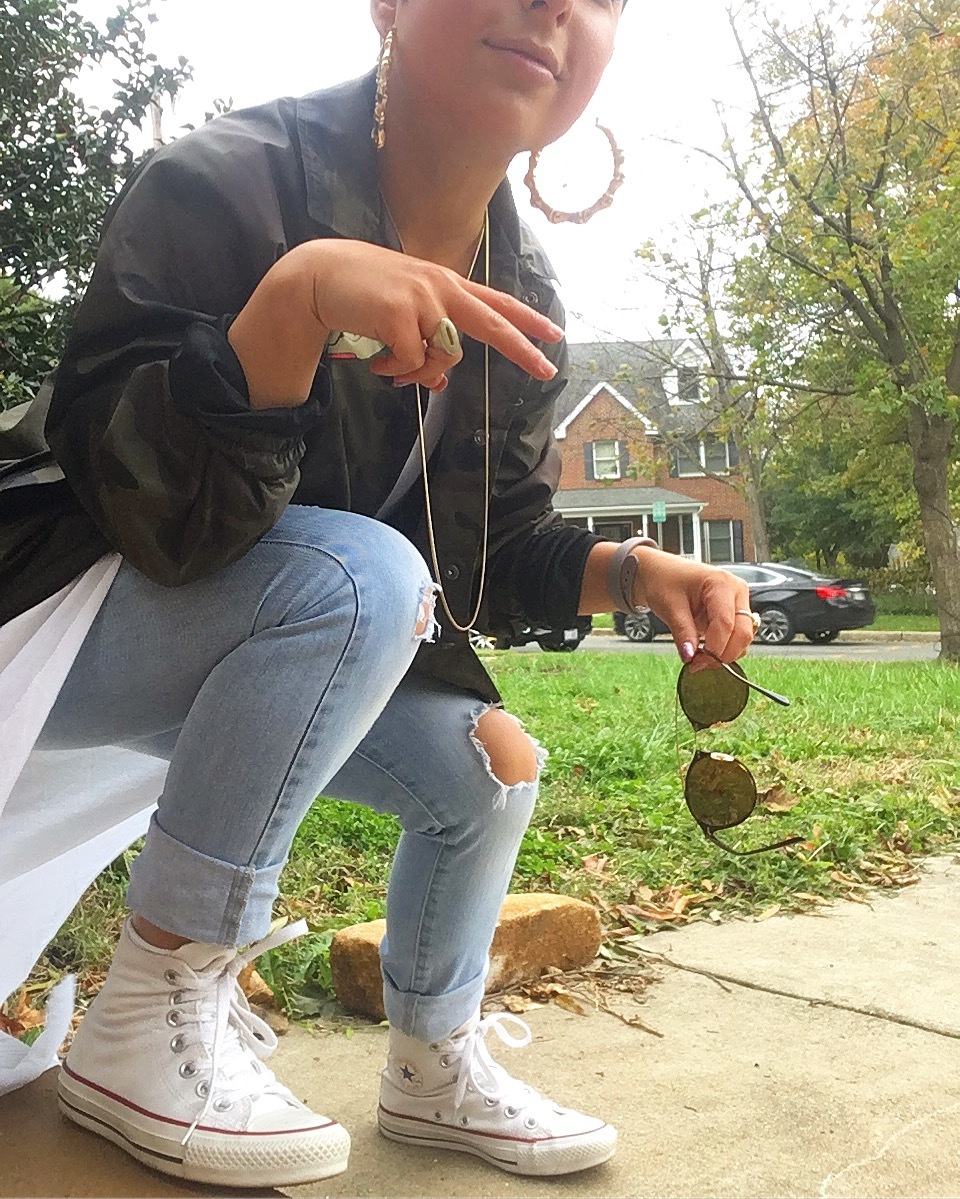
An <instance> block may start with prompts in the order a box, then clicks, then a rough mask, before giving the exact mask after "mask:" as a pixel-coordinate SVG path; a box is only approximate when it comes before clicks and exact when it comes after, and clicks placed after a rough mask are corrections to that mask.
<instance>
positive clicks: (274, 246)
mask: <svg viewBox="0 0 960 1199" xmlns="http://www.w3.org/2000/svg"><path fill="white" fill-rule="evenodd" d="M274 134H275V136H274V141H275V144H274V146H273V147H269V146H268V145H267V144H266V143H267V142H268V141H269V137H268V136H266V135H265V134H264V132H263V131H262V130H260V131H256V130H254V131H253V133H251V132H248V131H246V130H245V129H244V128H243V127H242V126H241V125H240V124H239V123H235V122H233V121H232V119H231V118H224V124H223V125H220V123H219V122H215V123H214V125H213V126H208V127H207V129H206V130H201V131H199V132H198V133H196V134H192V135H190V136H189V137H187V138H184V139H183V140H182V141H181V142H178V143H175V144H174V145H173V146H171V147H168V148H167V149H164V150H161V151H160V152H158V153H157V154H156V155H155V156H154V157H153V158H152V159H150V160H149V161H148V162H147V164H146V165H145V167H143V168H141V170H140V171H139V173H138V174H137V175H136V176H135V177H134V178H133V179H132V180H131V181H130V183H128V185H127V187H126V188H125V189H124V192H123V193H122V194H121V196H120V198H119V199H118V201H117V203H116V204H115V205H114V207H113V209H112V210H111V212H110V214H109V215H108V219H107V223H106V226H105V229H104V234H103V240H102V242H101V246H100V250H99V253H98V258H97V264H96V268H95V270H94V274H93V278H92V280H91V283H90V286H89V288H88V290H87V293H86V295H85V297H84V299H83V301H82V303H81V305H80V307H79V310H78V314H77V318H76V322H75V324H74V328H73V331H72V334H71V337H70V340H69V343H68V346H67V350H66V353H65V356H64V359H63V362H62V363H61V365H60V368H59V371H58V376H57V385H56V389H55V392H54V396H53V401H52V404H51V408H50V414H49V417H48V419H47V425H46V436H47V439H48V442H49V444H50V447H51V449H52V450H53V452H54V454H55V456H56V458H57V461H58V462H59V464H60V466H61V467H62V469H63V472H64V475H65V476H66V479H67V482H68V483H69V485H70V487H71V488H72V490H73V491H74V493H75V494H76V496H77V497H78V499H79V500H80V502H81V504H82V505H83V507H84V508H85V509H86V511H87V512H88V513H89V514H90V516H91V517H92V518H93V520H94V521H95V522H96V524H97V526H98V527H99V528H100V530H101V531H102V533H103V534H104V535H105V537H106V538H107V540H108V541H109V542H110V544H111V545H112V546H113V547H114V548H116V549H118V550H119V551H120V552H121V553H123V554H124V556H125V557H126V558H127V559H128V560H129V561H130V562H132V563H133V565H135V566H136V567H138V568H139V569H140V570H141V571H143V573H144V574H146V575H148V576H149V577H150V578H152V579H154V580H155V581H157V582H159V583H162V584H166V585H170V586H174V585H178V584H182V583H186V582H189V581H191V580H193V579H196V578H199V577H202V576H203V575H205V574H208V573H210V572H212V571H214V570H216V569H218V568H219V567H221V566H224V565H226V564H227V563H229V562H231V561H234V560H236V559H237V558H239V557H240V556H242V554H243V553H244V552H246V550H247V549H249V548H250V547H251V546H252V545H253V544H254V543H255V542H256V541H257V540H258V539H259V538H260V537H261V536H262V535H263V534H264V533H265V532H266V531H267V530H269V529H270V528H271V527H272V525H273V524H274V523H275V522H276V520H277V518H278V517H279V516H280V514H281V513H282V512H283V510H284V508H285V507H286V505H287V503H288V502H289V501H290V499H291V497H292V495H293V493H294V491H295V489H296V486H297V483H298V480H299V462H300V459H301V457H302V455H303V452H304V445H303V435H304V434H305V433H306V432H307V430H308V429H309V428H311V427H312V425H313V424H314V423H315V422H316V420H317V419H318V417H319V415H320V414H321V412H322V410H323V408H324V406H325V405H326V404H327V403H329V382H328V379H327V376H326V371H325V369H324V368H321V370H320V371H319V372H318V374H317V378H316V379H315V381H314V387H313V391H312V393H311V396H310V398H309V400H308V402H307V403H306V404H305V405H304V406H303V407H302V408H290V409H278V410H270V411H257V410H254V409H252V408H251V407H250V404H249V396H248V393H247V387H246V381H245V378H244V375H243V370H242V368H241V366H240V363H239V361H238V360H237V358H236V356H235V355H234V353H233V351H232V349H231V347H230V345H229V343H228V341H227V337H226V334H227V330H228V328H229V322H230V320H231V319H232V315H233V314H236V313H237V312H239V311H240V309H241V308H242V307H243V305H244V304H245V303H246V301H247V299H248V298H249V296H250V294H251V293H252V292H253V290H254V288H255V287H256V285H257V283H258V282H259V281H260V279H261V278H262V277H263V275H264V274H265V273H266V271H267V270H269V268H270V266H271V265H272V264H273V262H274V261H276V259H277V258H278V257H279V256H280V255H281V254H282V253H284V252H285V251H286V249H287V248H289V247H288V246H287V244H286V237H285V233H284V222H283V215H282V203H281V199H280V196H279V193H278V187H277V183H276V181H275V178H274V162H275V160H276V159H277V157H278V156H279V157H281V158H283V156H284V151H286V158H287V159H289V158H290V157H291V155H290V154H289V144H287V145H286V147H284V146H282V145H281V143H282V141H283V138H282V137H281V136H280V133H278V132H276V130H275V131H274ZM271 151H273V157H272V158H271V153H270V152H271Z"/></svg>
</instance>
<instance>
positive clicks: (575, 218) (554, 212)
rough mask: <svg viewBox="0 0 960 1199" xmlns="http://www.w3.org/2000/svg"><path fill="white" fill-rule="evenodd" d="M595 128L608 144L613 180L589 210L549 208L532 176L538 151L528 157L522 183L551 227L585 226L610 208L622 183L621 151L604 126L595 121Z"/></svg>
mask: <svg viewBox="0 0 960 1199" xmlns="http://www.w3.org/2000/svg"><path fill="white" fill-rule="evenodd" d="M597 128H598V129H599V130H600V132H601V133H602V134H603V135H604V136H605V137H606V139H607V141H608V142H609V143H610V152H611V153H612V154H613V178H612V179H611V180H610V183H609V184H608V185H607V190H606V191H605V192H604V193H603V195H602V196H601V197H600V199H599V200H597V202H596V204H591V205H590V207H589V208H582V209H581V210H580V211H579V212H560V211H559V210H558V209H556V208H551V207H550V205H549V204H548V203H547V202H546V200H544V198H543V196H541V195H540V189H539V188H538V187H537V180H536V177H535V175H534V172H535V171H536V169H537V163H538V162H539V161H540V151H539V150H535V151H534V152H533V153H532V154H531V155H530V166H529V168H528V170H527V174H526V176H525V178H524V180H523V181H524V183H525V184H526V185H527V188H528V190H529V192H530V203H531V204H532V205H533V207H534V208H539V209H540V211H541V212H542V213H544V215H545V216H546V218H547V220H548V221H549V222H550V224H551V225H561V224H563V223H564V222H565V221H569V222H570V223H571V224H574V225H585V224H586V223H587V221H589V220H590V218H591V217H592V216H596V215H597V213H598V212H600V211H601V210H602V209H604V208H609V207H610V205H611V204H612V203H613V197H614V195H615V194H616V191H617V188H618V187H619V186H620V184H621V183H623V151H622V150H621V149H620V147H619V146H618V145H617V142H616V138H615V137H614V136H613V134H612V133H611V132H610V130H609V129H608V128H607V127H606V125H601V124H600V122H599V121H597Z"/></svg>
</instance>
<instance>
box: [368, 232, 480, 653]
mask: <svg viewBox="0 0 960 1199" xmlns="http://www.w3.org/2000/svg"><path fill="white" fill-rule="evenodd" d="M387 213H388V215H389V216H390V220H391V221H392V222H393V227H394V230H395V231H396V234H397V240H398V241H399V242H400V249H401V250H403V252H404V253H406V250H404V247H403V239H402V238H401V237H400V231H399V230H398V229H397V226H396V222H395V221H394V220H393V216H392V215H390V211H389V209H388V210H387ZM481 248H482V249H483V251H484V278H483V281H484V283H485V284H486V286H487V287H489V286H490V213H489V211H485V212H484V214H483V232H482V233H481V234H480V241H479V242H478V243H477V249H476V253H475V254H474V256H473V263H472V265H471V267H470V270H469V272H468V273H467V278H468V279H469V278H471V277H472V276H473V272H474V270H475V269H476V265H477V259H478V258H479V257H480V250H481ZM416 388H417V427H418V431H419V441H420V468H421V470H422V472H423V501H424V507H425V509H426V515H427V541H428V543H429V546H430V563H431V566H432V567H433V578H434V581H435V582H436V584H437V586H438V587H439V588H440V603H441V604H442V605H443V610H444V612H445V613H446V614H447V619H448V620H449V621H450V624H451V625H452V626H453V627H454V628H455V629H456V630H457V632H459V633H469V632H470V630H471V629H473V628H475V626H476V623H477V618H478V617H479V615H480V608H481V606H482V605H483V589H484V587H485V586H486V581H487V547H488V545H489V540H490V347H489V346H488V345H487V344H486V343H484V346H483V447H484V468H483V480H484V481H483V540H482V549H481V560H480V586H479V589H478V591H477V606H476V607H475V608H474V610H473V615H472V616H471V617H470V619H469V620H468V621H467V623H466V624H460V622H459V621H458V620H457V618H456V617H455V616H454V614H453V613H452V612H451V611H450V605H449V604H448V603H447V597H446V595H445V594H444V591H443V584H442V583H441V582H440V559H439V557H438V555H437V539H436V535H435V533H434V527H433V504H432V501H431V497H430V481H429V479H428V478H427V445H426V438H425V436H424V417H423V395H422V393H421V391H420V384H419V383H417V384H416Z"/></svg>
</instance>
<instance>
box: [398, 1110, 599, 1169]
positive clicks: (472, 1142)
mask: <svg viewBox="0 0 960 1199" xmlns="http://www.w3.org/2000/svg"><path fill="white" fill-rule="evenodd" d="M377 1124H378V1126H379V1128H380V1132H381V1135H383V1136H385V1137H386V1138H387V1140H389V1141H397V1142H399V1143H400V1144H403V1145H421V1146H424V1147H425V1148H429V1149H450V1150H452V1151H453V1152H457V1153H470V1154H473V1156H474V1157H479V1158H482V1159H483V1160H484V1161H486V1162H489V1163H490V1165H492V1166H497V1167H499V1169H501V1170H506V1171H507V1172H508V1173H510V1174H524V1175H528V1176H531V1177H538V1178H552V1177H556V1176H559V1175H561V1174H574V1173H577V1172H578V1171H580V1170H589V1169H592V1168H593V1167H594V1166H600V1165H603V1163H604V1162H606V1161H609V1160H610V1158H611V1157H613V1155H614V1153H615V1152H616V1149H617V1133H616V1129H615V1128H613V1127H612V1126H611V1125H609V1124H605V1125H603V1126H602V1128H600V1129H598V1130H597V1131H596V1132H591V1133H582V1134H580V1135H579V1136H571V1137H558V1138H556V1139H555V1140H553V1141H549V1140H548V1141H518V1140H515V1139H512V1138H509V1137H503V1138H500V1137H496V1136H491V1135H490V1134H489V1133H487V1134H481V1133H472V1134H471V1133H469V1132H465V1131H463V1130H462V1129H460V1128H453V1127H451V1126H450V1125H447V1124H442V1125H441V1124H437V1125H434V1124H432V1123H428V1122H426V1121H424V1120H421V1119H419V1118H417V1117H408V1116H402V1115H399V1114H398V1113H396V1112H391V1111H388V1110H387V1109H386V1108H383V1107H381V1108H380V1109H379V1110H378V1112H377Z"/></svg>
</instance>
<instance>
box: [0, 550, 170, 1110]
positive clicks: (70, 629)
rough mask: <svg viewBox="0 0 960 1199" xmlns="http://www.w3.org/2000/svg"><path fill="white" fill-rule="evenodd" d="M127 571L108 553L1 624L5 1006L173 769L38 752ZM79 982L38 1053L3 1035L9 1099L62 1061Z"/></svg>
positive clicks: (138, 828)
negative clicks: (99, 617) (93, 629)
mask: <svg viewBox="0 0 960 1199" xmlns="http://www.w3.org/2000/svg"><path fill="white" fill-rule="evenodd" d="M119 566H120V556H119V554H108V555H107V556H106V557H104V558H101V559H100V561H99V562H97V563H95V564H94V565H93V566H91V567H90V569H89V570H87V571H86V572H85V573H84V574H82V575H80V577H79V578H77V579H75V580H74V581H73V582H72V583H70V584H68V585H67V586H66V587H64V588H63V590H62V591H59V592H58V593H57V594H56V595H53V596H51V597H50V598H49V599H47V600H44V601H43V603H41V604H38V605H37V606H36V607H35V608H31V609H30V611H28V612H24V613H23V614H22V615H20V616H18V617H16V618H15V619H14V620H12V621H9V622H8V623H7V624H5V625H3V626H2V627H0V946H2V953H0V999H3V998H5V997H7V996H9V995H11V994H13V992H15V991H16V990H17V989H18V988H19V987H20V985H21V984H22V983H23V982H24V980H25V979H26V977H27V975H28V974H29V973H30V971H31V969H32V968H33V966H34V963H35V962H36V961H37V959H38V958H39V956H40V954H41V953H42V952H43V949H44V947H45V946H46V944H47V942H48V941H49V940H50V939H51V938H52V937H53V935H54V934H55V933H56V931H57V929H58V928H59V927H60V925H61V924H62V923H63V922H64V921H65V920H66V918H67V917H68V916H69V914H70V912H71V910H72V908H73V907H74V905H75V904H76V902H77V900H78V899H79V898H80V896H81V895H82V894H83V891H84V890H85V889H86V887H88V886H89V884H90V883H91V882H92V881H93V879H94V878H95V877H96V876H97V874H99V872H100V871H101V870H102V869H103V868H104V866H106V865H107V864H108V863H109V862H110V861H112V860H113V858H115V857H116V856H117V854H119V853H122V852H123V850H124V849H125V848H126V847H127V846H128V845H129V844H130V842H131V841H133V840H135V839H136V838H137V837H138V836H140V835H141V834H142V833H143V832H144V831H145V830H146V827H147V823H148V821H149V817H150V812H151V811H152V809H153V806H154V804H155V802H156V799H157V797H158V795H159V794H160V791H161V790H162V788H163V779H164V775H165V774H166V763H165V762H161V761H159V760H158V759H156V758H150V757H147V756H146V755H145V754H136V753H132V752H130V751H129V750H121V749H97V750H79V751H40V750H35V749H34V745H35V743H36V740H37V737H38V736H39V735H40V731H41V729H42V728H43V725H44V723H45V721H46V719H47V715H48V713H49V712H50V709H51V708H52V707H53V703H54V700H55V699H56V697H57V694H58V692H59V690H60V688H61V686H62V685H63V681H64V679H65V678H66V677H67V674H68V672H69V670H70V667H71V665H72V663H73V660H74V658H75V657H76V655H77V651H78V650H79V649H80V646H81V645H82V643H83V639H84V637H85V636H86V634H87V632H88V630H89V628H90V626H91V624H92V623H93V619H94V617H95V616H96V614H97V612H98V611H99V608H100V605H101V604H102V603H103V600H104V598H105V597H106V595H107V592H108V591H109V590H110V584H111V583H112V582H113V579H114V576H115V575H116V573H117V570H118V569H119ZM72 1011H73V981H72V980H69V979H68V980H65V982H64V983H62V984H61V985H60V986H59V987H58V988H57V989H56V991H54V992H53V994H52V995H51V997H50V1000H49V1002H48V1005H47V1027H46V1030H45V1031H44V1033H43V1034H42V1035H41V1036H40V1037H39V1038H38V1040H37V1041H36V1042H35V1043H34V1044H33V1045H32V1046H29V1047H28V1046H26V1045H24V1044H23V1043H22V1042H20V1041H18V1040H16V1039H15V1038H13V1037H11V1036H7V1035H4V1034H0V1095H2V1094H4V1093H5V1092H6V1091H11V1090H13V1089H14V1088H15V1087H19V1086H23V1085H24V1084H25V1083H28V1082H30V1081H32V1080H33V1079H34V1078H36V1077H38V1075H40V1074H42V1073H43V1072H44V1070H47V1069H49V1068H50V1067H51V1066H53V1065H55V1064H56V1061H57V1049H58V1047H59V1046H60V1043H61V1042H62V1041H63V1038H64V1036H65V1034H66V1031H67V1028H68V1026H69V1023H70V1017H71V1015H72Z"/></svg>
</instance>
